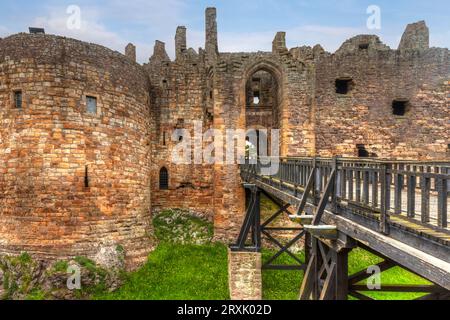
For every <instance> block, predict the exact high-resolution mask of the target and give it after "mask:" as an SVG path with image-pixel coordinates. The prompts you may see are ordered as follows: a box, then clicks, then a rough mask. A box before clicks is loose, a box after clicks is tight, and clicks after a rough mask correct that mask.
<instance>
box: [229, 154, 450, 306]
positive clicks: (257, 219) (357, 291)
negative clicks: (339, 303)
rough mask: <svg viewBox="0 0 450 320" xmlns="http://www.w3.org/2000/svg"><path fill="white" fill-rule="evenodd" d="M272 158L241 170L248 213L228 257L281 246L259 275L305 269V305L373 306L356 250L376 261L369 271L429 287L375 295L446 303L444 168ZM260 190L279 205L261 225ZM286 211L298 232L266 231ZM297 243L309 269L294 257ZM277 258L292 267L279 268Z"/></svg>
mask: <svg viewBox="0 0 450 320" xmlns="http://www.w3.org/2000/svg"><path fill="white" fill-rule="evenodd" d="M268 160H269V159H259V160H247V161H246V164H245V165H242V166H241V175H242V178H243V180H244V181H245V183H244V187H245V188H246V189H247V194H248V201H247V202H248V203H247V213H246V217H245V221H244V223H243V226H242V229H241V232H240V235H239V238H238V240H237V243H236V244H235V245H233V246H231V250H233V251H254V252H259V251H260V250H261V247H262V244H263V243H265V241H267V242H270V243H272V244H273V245H275V246H277V247H278V248H279V249H280V250H279V252H278V253H277V254H276V255H275V256H274V257H272V258H271V259H269V260H268V261H265V262H264V263H263V268H265V269H281V270H303V271H304V272H305V276H304V280H303V283H302V285H301V290H300V291H301V292H300V299H302V300H308V299H313V300H333V299H337V300H345V299H347V298H348V296H353V297H355V298H357V299H362V300H370V299H371V298H370V297H368V296H367V295H365V294H364V293H365V292H368V291H370V290H369V288H368V286H367V285H366V284H365V283H364V280H366V279H368V278H369V277H370V276H372V274H369V273H368V271H367V270H361V271H360V272H358V273H356V274H352V275H349V274H348V254H349V252H350V251H351V250H353V249H354V248H357V247H361V248H363V249H365V250H367V251H369V252H371V253H373V254H375V255H377V256H379V257H381V258H382V260H383V262H381V263H379V264H378V265H377V266H374V268H375V269H374V270H378V271H380V272H383V271H386V270H389V269H391V268H393V267H395V266H400V267H402V268H404V269H407V270H409V271H411V272H413V273H415V274H417V275H419V276H421V277H423V278H425V279H427V280H428V281H429V282H430V283H431V284H430V285H413V284H411V285H395V284H386V283H382V284H381V288H377V291H388V292H417V293H423V296H422V297H421V298H420V299H421V300H426V299H450V230H449V228H448V221H449V218H448V214H447V213H448V207H449V202H450V201H449V191H450V188H449V187H450V162H411V161H395V162H394V161H378V160H362V159H340V158H333V159H324V158H287V159H279V160H276V159H270V160H271V161H272V162H271V163H270V164H268ZM275 161H278V162H275ZM274 164H275V165H279V170H277V173H276V174H274V175H272V174H265V172H266V171H268V170H266V169H267V168H268V167H269V166H271V165H272V166H273V165H274ZM262 193H264V194H265V195H266V196H267V197H269V198H270V199H272V200H273V201H274V202H275V203H276V204H277V205H278V207H279V210H277V211H276V212H274V214H273V216H272V217H271V218H270V219H268V220H267V221H261V215H260V198H261V194H262ZM283 214H286V215H288V217H289V218H290V219H291V220H293V221H295V222H298V227H297V226H296V227H292V225H289V226H286V227H283V226H281V227H280V226H276V227H273V226H271V225H272V224H273V222H274V221H275V220H276V219H277V218H278V217H280V216H281V215H283ZM279 231H289V232H293V233H294V234H295V236H294V237H293V239H292V240H291V241H289V242H288V243H282V241H281V240H279V239H277V238H276V236H275V235H274V233H276V232H279ZM263 240H265V241H263ZM301 241H304V243H305V257H306V262H305V263H303V261H301V260H300V259H299V258H298V256H297V255H295V254H294V253H293V252H292V251H291V250H290V249H291V248H292V247H293V246H294V245H295V244H297V243H299V242H301ZM282 254H288V255H290V256H291V257H292V258H293V259H294V261H296V262H297V264H296V265H276V264H275V262H276V261H277V258H278V257H279V256H280V255H282Z"/></svg>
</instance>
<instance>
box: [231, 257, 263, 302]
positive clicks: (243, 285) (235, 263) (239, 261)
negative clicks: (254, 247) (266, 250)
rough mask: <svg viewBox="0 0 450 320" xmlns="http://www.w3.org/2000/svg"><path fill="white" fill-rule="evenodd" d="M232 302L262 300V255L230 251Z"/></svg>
mask: <svg viewBox="0 0 450 320" xmlns="http://www.w3.org/2000/svg"><path fill="white" fill-rule="evenodd" d="M228 278H229V280H228V281H229V285H230V295H231V300H261V299H262V275H261V253H254V252H233V251H231V250H229V251H228Z"/></svg>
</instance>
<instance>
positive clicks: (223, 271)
mask: <svg viewBox="0 0 450 320" xmlns="http://www.w3.org/2000/svg"><path fill="white" fill-rule="evenodd" d="M271 254H273V253H272V252H270V251H264V252H263V259H267V258H269V257H270V255H271ZM289 259H291V258H290V257H289V256H286V255H283V256H281V257H280V258H279V260H277V262H278V263H290V260H289ZM378 262H380V260H379V258H377V257H375V256H373V255H372V254H370V253H367V252H365V251H363V250H360V249H357V250H354V251H353V252H352V253H351V255H350V259H349V270H350V273H354V272H357V271H360V270H362V269H365V268H367V267H368V266H370V265H373V264H376V263H378ZM227 268H228V267H227V248H226V246H224V245H221V244H212V245H201V246H196V245H180V244H161V245H160V246H159V247H158V248H157V249H156V250H155V251H154V252H153V253H152V254H151V255H150V257H149V261H148V263H147V264H146V265H145V266H144V267H143V268H141V269H140V270H139V271H137V272H134V273H131V274H129V276H128V279H127V281H126V282H125V284H124V285H123V287H122V288H120V289H119V290H118V291H116V292H114V293H111V294H97V295H96V296H95V297H94V299H106V300H227V299H229V291H228V270H227ZM302 278H303V272H298V271H272V270H267V271H264V272H263V295H264V299H266V300H295V299H297V298H298V295H299V290H300V284H301V281H302ZM382 282H383V283H385V284H388V283H389V284H411V283H416V284H428V283H427V281H425V280H423V279H421V278H420V277H417V276H415V275H413V274H411V273H409V272H407V271H405V270H402V269H400V268H394V269H392V270H390V271H388V272H385V273H383V274H382ZM369 295H370V296H371V297H373V298H376V299H383V300H401V299H413V298H416V297H419V296H420V295H421V294H419V295H417V294H404V293H402V294H399V293H376V292H375V293H369Z"/></svg>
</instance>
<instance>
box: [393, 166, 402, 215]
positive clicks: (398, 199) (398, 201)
mask: <svg viewBox="0 0 450 320" xmlns="http://www.w3.org/2000/svg"><path fill="white" fill-rule="evenodd" d="M403 183H404V176H403V175H401V174H397V175H396V176H395V211H394V212H395V213H396V214H402V191H403Z"/></svg>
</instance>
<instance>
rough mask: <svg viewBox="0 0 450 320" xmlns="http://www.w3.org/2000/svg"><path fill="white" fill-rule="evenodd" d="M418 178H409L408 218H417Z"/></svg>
mask: <svg viewBox="0 0 450 320" xmlns="http://www.w3.org/2000/svg"><path fill="white" fill-rule="evenodd" d="M416 185H417V183H416V177H415V176H409V177H408V192H407V194H408V199H407V202H408V217H409V218H412V219H414V218H415V217H416Z"/></svg>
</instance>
